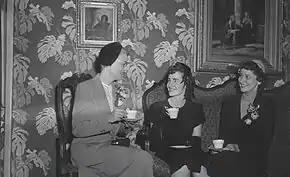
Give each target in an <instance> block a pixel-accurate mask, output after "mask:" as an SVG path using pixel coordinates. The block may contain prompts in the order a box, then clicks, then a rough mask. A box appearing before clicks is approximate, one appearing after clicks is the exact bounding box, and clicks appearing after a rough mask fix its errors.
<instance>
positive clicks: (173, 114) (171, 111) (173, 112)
mask: <svg viewBox="0 0 290 177" xmlns="http://www.w3.org/2000/svg"><path fill="white" fill-rule="evenodd" d="M166 111H167V114H168V115H169V117H170V118H171V119H176V118H177V115H178V111H179V108H167V109H166Z"/></svg>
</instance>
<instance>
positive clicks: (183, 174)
mask: <svg viewBox="0 0 290 177" xmlns="http://www.w3.org/2000/svg"><path fill="white" fill-rule="evenodd" d="M171 177H190V171H189V169H188V168H187V166H186V165H183V166H182V167H181V168H180V169H178V170H177V171H176V172H174V173H173V174H172V175H171Z"/></svg>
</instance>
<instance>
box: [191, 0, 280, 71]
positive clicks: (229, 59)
mask: <svg viewBox="0 0 290 177" xmlns="http://www.w3.org/2000/svg"><path fill="white" fill-rule="evenodd" d="M195 3H196V7H197V13H196V19H197V28H196V34H197V38H196V40H197V41H196V44H197V55H196V56H197V64H196V67H197V70H198V71H209V72H210V71H212V72H227V67H228V66H230V65H236V64H238V63H240V62H241V61H245V60H252V59H258V60H261V61H262V62H263V63H264V65H265V66H266V69H267V72H268V73H272V74H279V72H281V70H282V65H281V59H280V58H281V47H280V46H281V37H282V25H281V24H282V1H281V0H254V1H253V0H197V1H195Z"/></svg>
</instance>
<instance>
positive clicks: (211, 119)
mask: <svg viewBox="0 0 290 177" xmlns="http://www.w3.org/2000/svg"><path fill="white" fill-rule="evenodd" d="M236 83H237V80H236V79H235V78H234V77H233V78H231V79H229V80H228V81H226V82H224V83H223V84H221V85H217V86H215V87H212V88H203V87H200V86H198V85H194V90H193V91H194V95H195V98H196V101H197V102H199V103H201V104H202V105H203V109H204V114H205V118H206V121H205V124H204V125H203V128H202V150H203V151H204V152H208V147H209V145H210V144H211V142H212V140H213V139H215V138H217V136H218V128H219V119H220V109H221V105H222V101H223V100H224V99H225V98H226V97H227V96H229V95H233V94H236V92H237V88H236ZM164 87H165V84H164V81H163V80H161V81H160V82H158V83H154V85H153V86H152V87H151V88H149V89H148V90H146V91H145V93H144V95H143V111H144V113H145V114H146V112H147V110H148V109H149V107H150V105H151V104H152V103H154V102H157V101H161V100H164V99H166V95H165V92H164ZM265 92H266V94H269V95H271V96H272V97H273V98H274V99H275V101H276V103H277V107H278V115H277V120H276V129H275V137H274V141H273V145H272V147H271V150H270V152H269V172H268V176H275V177H276V176H277V177H278V176H279V177H284V176H283V175H284V174H285V175H289V176H290V173H288V172H289V171H287V169H288V170H290V160H289V157H290V83H286V84H284V85H283V86H281V87H277V88H274V89H265ZM145 117H146V116H145ZM149 143H150V142H149ZM281 151H282V152H284V154H280V152H281ZM277 155H279V159H278V158H277V157H276V156H277ZM286 157H288V158H286ZM205 165H206V164H205ZM278 173H280V174H278ZM285 177H286V176H285Z"/></svg>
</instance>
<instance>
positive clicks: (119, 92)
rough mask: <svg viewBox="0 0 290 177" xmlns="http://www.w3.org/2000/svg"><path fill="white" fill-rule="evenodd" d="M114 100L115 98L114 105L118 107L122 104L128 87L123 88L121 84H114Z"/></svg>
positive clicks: (127, 95) (127, 94)
mask: <svg viewBox="0 0 290 177" xmlns="http://www.w3.org/2000/svg"><path fill="white" fill-rule="evenodd" d="M115 87H116V100H115V106H116V107H120V106H122V105H123V104H124V102H125V101H126V99H127V98H128V97H129V89H128V88H125V87H124V86H123V85H121V84H116V85H115Z"/></svg>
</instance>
